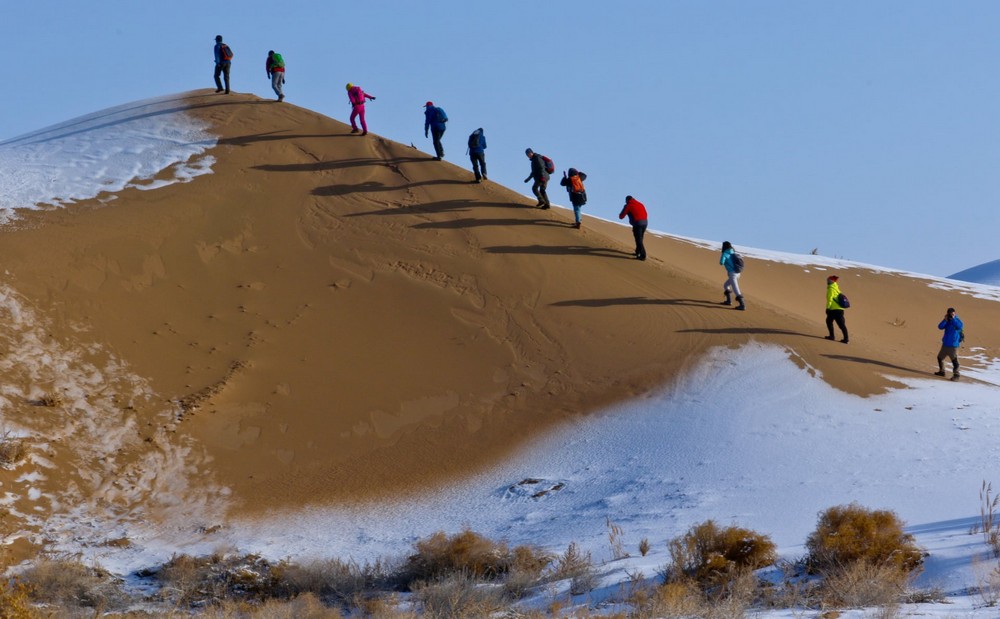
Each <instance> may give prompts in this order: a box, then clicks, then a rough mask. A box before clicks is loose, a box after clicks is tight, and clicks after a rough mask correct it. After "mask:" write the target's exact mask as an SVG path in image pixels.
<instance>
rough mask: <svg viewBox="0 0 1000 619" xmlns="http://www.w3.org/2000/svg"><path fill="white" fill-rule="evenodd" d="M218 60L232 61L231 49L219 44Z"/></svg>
mask: <svg viewBox="0 0 1000 619" xmlns="http://www.w3.org/2000/svg"><path fill="white" fill-rule="evenodd" d="M275 55H277V54H275ZM219 58H222V59H223V60H232V59H233V48H231V47H229V46H228V45H226V44H225V43H220V47H219Z"/></svg>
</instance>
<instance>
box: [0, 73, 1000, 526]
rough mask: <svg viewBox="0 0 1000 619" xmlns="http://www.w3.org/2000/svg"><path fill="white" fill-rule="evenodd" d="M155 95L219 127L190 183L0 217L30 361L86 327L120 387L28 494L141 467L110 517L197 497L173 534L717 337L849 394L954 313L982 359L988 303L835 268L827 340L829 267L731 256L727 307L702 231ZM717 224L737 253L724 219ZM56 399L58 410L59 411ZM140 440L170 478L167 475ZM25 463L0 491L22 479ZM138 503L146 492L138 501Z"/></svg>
mask: <svg viewBox="0 0 1000 619" xmlns="http://www.w3.org/2000/svg"><path fill="white" fill-rule="evenodd" d="M175 99H176V103H177V105H178V106H183V108H184V109H185V110H186V113H187V114H189V115H191V116H192V117H194V118H196V119H198V120H199V121H201V122H204V123H205V124H206V125H207V126H208V127H209V129H208V131H209V132H210V133H212V134H214V135H216V136H218V141H217V144H216V145H215V146H214V147H212V148H211V149H210V150H209V151H207V153H206V155H207V156H211V157H213V158H214V160H215V163H214V164H213V166H212V172H213V173H212V174H204V175H201V176H197V177H195V178H192V179H191V180H190V182H188V183H184V184H175V185H169V186H164V187H160V188H158V189H157V190H156V191H140V190H139V189H137V188H131V189H124V190H122V191H120V192H117V193H116V195H117V199H115V200H114V201H111V202H108V201H107V200H106V199H104V198H107V196H98V197H97V198H95V199H92V200H84V201H80V202H79V203H77V204H74V205H70V206H68V207H66V208H63V209H58V210H48V211H44V212H28V213H23V214H22V216H21V218H20V219H19V220H18V221H17V222H14V223H13V224H11V225H9V226H7V228H5V230H4V237H5V243H4V244H2V245H3V246H2V247H0V259H2V260H3V263H4V265H5V269H6V273H5V281H4V282H3V283H4V284H5V285H6V286H9V287H10V289H11V290H16V291H17V292H16V294H17V296H18V297H19V298H21V299H22V300H23V301H22V302H23V304H24V306H25V307H26V308H29V309H30V310H31V311H32V312H36V313H37V314H38V315H39V316H38V319H37V321H36V323H37V324H39V325H44V329H43V331H44V333H45V336H44V337H45V338H48V339H50V340H51V341H52V342H54V343H55V344H58V345H59V346H61V347H63V350H62V352H57V353H53V355H52V356H53V358H63V359H65V358H70V357H72V356H73V354H74V353H73V352H72V351H75V350H79V349H80V347H81V346H90V348H89V350H90V351H91V352H92V354H93V355H94V356H95V360H94V361H92V362H91V365H90V366H87V367H86V368H84V367H83V366H80V369H79V372H80V373H81V374H82V375H90V376H92V377H94V379H95V381H96V382H94V383H92V384H90V386H89V387H87V389H89V390H95V391H96V390H98V389H101V388H106V385H104V382H105V381H103V380H102V379H101V378H100V377H99V376H98V374H97V372H96V371H95V370H93V369H91V367H93V368H101V367H104V366H108V365H114V367H117V368H120V369H121V373H120V374H119V375H118V376H120V377H121V380H123V381H125V383H127V384H126V385H123V386H120V387H113V388H110V389H109V391H110V394H111V395H109V396H108V397H109V398H110V397H112V395H113V400H109V404H108V405H107V406H106V407H104V408H102V409H101V411H102V414H106V412H107V411H111V410H114V409H115V407H117V408H118V409H119V412H118V413H115V414H116V415H117V416H115V417H112V418H111V419H112V420H116V421H113V422H112V423H111V425H112V426H114V428H115V432H116V433H119V434H121V435H122V437H123V438H121V440H120V441H119V442H116V441H110V442H109V445H111V447H113V449H114V454H115V455H114V459H115V460H114V466H108V467H103V468H102V467H97V468H96V469H94V470H92V471H91V472H89V473H88V475H89V477H90V479H89V481H88V482H87V483H86V484H84V483H80V482H71V481H70V480H71V477H70V476H68V473H67V471H68V470H70V469H72V467H74V466H76V463H79V462H82V461H84V460H88V459H90V458H91V456H90V455H88V454H87V453H86V452H85V451H84V450H83V449H82V447H80V448H79V449H70V452H71V455H60V454H59V453H55V452H54V451H53V452H52V453H47V455H46V457H47V458H48V459H49V462H48V463H47V464H46V465H45V467H46V468H47V471H48V472H46V473H45V476H46V480H45V481H42V480H38V479H37V478H35V481H33V482H31V483H33V484H34V485H33V486H32V487H37V488H39V490H38V492H40V493H41V494H43V495H45V496H58V495H59V492H60V489H61V488H65V487H67V484H70V483H72V484H74V485H75V486H76V488H78V489H80V492H81V493H82V494H87V495H88V496H92V497H96V498H95V501H97V502H101V504H102V505H104V504H106V503H108V497H114V496H116V495H115V492H117V491H115V492H113V491H112V490H111V489H112V488H113V487H114V481H113V480H114V479H116V478H118V477H120V476H121V471H122V470H137V471H139V470H141V471H144V472H143V473H136V475H138V476H139V477H142V478H144V479H148V480H159V481H162V482H164V483H163V485H161V486H156V485H155V484H152V483H149V484H145V485H143V486H142V487H141V489H140V491H139V492H137V494H136V495H135V496H134V497H133V498H132V499H130V502H129V503H128V504H127V505H125V506H124V507H122V509H121V510H118V511H120V512H121V513H123V514H129V513H132V512H134V510H140V511H141V512H142V517H151V518H158V519H161V520H162V521H164V522H170V521H172V520H173V519H174V518H176V517H177V513H178V512H177V509H182V508H183V506H184V505H186V504H189V503H190V504H194V505H200V506H202V507H204V509H203V510H202V513H201V514H200V515H199V516H198V517H196V518H191V519H185V521H184V523H183V525H182V526H184V527H188V528H189V529H191V530H192V531H195V530H200V529H206V530H207V529H211V528H212V527H214V526H219V525H221V524H222V523H223V522H224V520H225V518H226V517H227V515H226V512H227V510H228V513H229V514H241V515H253V514H266V513H267V512H268V511H269V510H272V509H274V508H276V507H288V506H303V505H311V504H324V503H338V502H340V503H346V502H359V501H361V502H363V501H365V500H369V499H376V498H380V497H385V496H395V495H399V496H405V495H406V494H407V493H412V492H420V491H421V490H422V489H426V488H430V487H438V486H440V485H442V484H447V483H448V482H449V480H452V479H459V478H464V477H466V476H468V475H470V474H471V473H473V472H475V471H477V470H481V469H482V467H485V466H487V465H488V464H489V463H491V462H494V461H496V460H497V459H498V458H501V457H503V456H504V455H505V454H507V453H510V451H511V450H513V449H515V448H516V447H517V446H519V445H521V444H523V443H524V442H525V441H527V440H529V439H531V438H533V437H537V436H539V435H541V434H542V433H544V432H546V431H547V430H549V429H552V428H555V427H557V426H559V425H560V424H561V423H564V422H566V421H567V420H572V419H574V418H577V417H579V416H581V415H587V414H589V413H593V412H595V411H600V410H603V409H604V408H606V407H608V406H610V405H612V404H616V403H620V402H623V401H626V400H628V399H630V398H633V397H635V396H637V395H640V394H643V393H646V392H648V391H650V390H652V389H655V388H660V387H662V386H664V385H668V384H670V383H671V381H673V380H675V378H676V377H678V376H681V375H682V374H683V373H684V372H685V370H686V369H688V368H690V367H691V366H692V365H693V364H695V363H697V362H698V360H699V358H701V356H702V355H703V354H704V353H705V352H706V351H707V350H709V349H710V348H713V347H717V346H720V345H724V346H732V347H735V346H739V345H742V344H745V343H747V342H750V341H760V342H763V343H772V344H777V345H779V346H782V347H785V348H787V349H788V350H790V351H791V352H792V356H793V357H794V358H796V359H797V360H798V361H799V363H801V366H802V367H806V368H809V369H810V371H812V372H814V373H816V374H817V375H818V376H821V377H822V378H823V380H825V381H827V382H828V383H829V384H830V385H832V386H834V387H836V388H838V389H841V390H843V391H847V392H850V393H855V394H861V395H869V394H875V393H880V392H882V391H883V390H885V389H886V388H887V387H888V386H890V385H896V386H901V385H902V383H900V382H899V381H898V380H897V379H896V378H894V377H911V376H925V375H926V374H927V373H928V372H929V371H933V369H936V368H933V367H932V364H933V356H934V354H935V353H936V350H937V341H938V337H937V333H936V330H935V328H934V327H935V326H936V323H937V321H938V320H939V319H940V314H941V313H943V309H944V308H945V307H947V306H949V305H953V306H958V307H960V313H961V314H962V316H963V319H965V320H966V322H967V324H969V325H975V332H976V343H977V345H978V346H979V349H980V354H981V355H982V357H983V359H989V358H997V357H1000V351H998V350H997V349H996V347H995V346H994V345H993V344H992V342H996V341H998V338H997V336H998V335H1000V333H997V332H996V331H997V327H996V326H995V325H994V324H993V322H991V321H990V319H989V317H990V315H991V312H993V311H995V305H994V302H993V301H989V300H985V299H976V298H973V297H971V296H965V295H959V294H958V293H956V292H955V291H953V290H942V289H937V288H933V287H931V286H930V285H928V283H927V282H925V281H921V280H915V279H913V278H910V277H907V276H905V275H899V274H887V273H880V272H876V271H872V270H869V269H864V268H858V267H851V268H844V269H839V270H838V271H837V272H838V274H839V275H840V276H841V283H842V289H844V290H845V292H847V293H848V294H849V295H850V297H851V299H852V302H853V304H854V308H853V309H852V310H850V311H849V314H848V324H849V326H850V328H851V332H852V341H851V344H850V345H848V346H844V345H842V344H839V343H836V342H828V341H825V340H823V339H822V336H823V335H824V334H825V328H824V326H823V324H822V319H823V302H824V298H823V293H824V280H825V273H826V271H825V269H826V268H827V267H822V266H803V265H796V264H782V263H777V262H765V261H761V260H753V261H750V263H749V264H748V268H747V273H746V275H745V276H744V278H743V280H742V285H743V287H744V292H745V295H746V297H747V303H748V305H749V311H747V312H746V313H743V312H733V311H731V310H730V309H729V308H725V307H722V306H720V305H718V301H720V300H721V296H722V295H721V286H722V281H723V280H724V271H723V270H722V268H721V267H720V266H719V265H718V254H717V253H716V251H714V250H712V249H706V248H705V247H703V246H701V245H699V244H696V243H690V242H686V241H684V240H682V239H676V238H672V237H669V236H655V235H653V237H652V238H650V239H649V241H648V243H647V250H648V252H649V256H650V259H649V260H648V261H646V262H645V263H642V262H639V261H636V260H634V259H632V258H631V234H630V231H629V230H628V228H626V227H624V226H618V225H615V224H613V223H609V222H601V221H595V220H593V219H585V221H584V228H583V229H582V230H574V229H572V227H571V223H572V216H571V214H569V213H567V212H565V211H564V210H561V209H553V210H551V211H540V210H537V209H534V208H531V204H532V201H531V200H529V199H528V198H526V197H524V196H522V195H520V194H517V193H515V192H513V191H510V190H508V189H506V188H504V187H501V186H499V185H496V184H494V183H492V182H489V183H485V184H483V185H476V184H471V183H470V182H469V181H470V180H471V178H472V175H471V172H469V171H468V170H467V169H465V168H463V167H461V166H458V165H453V164H451V163H448V162H435V161H432V160H431V156H430V155H429V154H427V153H423V152H421V151H418V150H416V149H414V148H411V147H410V146H406V145H402V144H398V143H395V142H392V141H391V140H388V139H385V138H382V137H379V136H377V135H375V134H369V135H368V136H366V137H360V136H357V135H351V134H350V128H349V126H347V125H345V124H344V123H342V122H339V121H336V120H333V119H330V118H326V117H324V116H322V115H320V114H316V113H314V112H311V111H308V110H304V109H301V108H298V107H296V106H294V105H290V104H288V103H282V104H280V105H279V104H276V103H274V102H271V101H265V100H262V99H259V98H257V97H254V96H252V95H240V94H234V95H232V96H230V97H225V98H222V97H216V96H213V95H211V94H209V92H208V91H195V92H191V93H183V94H181V95H177V96H176V97H175ZM135 113H136V114H141V113H143V112H142V109H141V108H140V109H136V110H135ZM515 155H516V154H514V155H512V156H515ZM490 156H491V157H497V156H503V155H502V154H500V153H491V154H490ZM640 198H641V197H640ZM648 206H650V208H651V211H652V212H653V214H654V219H655V221H658V222H659V221H662V222H667V223H666V224H664V225H659V224H656V225H654V227H657V228H669V221H670V218H671V217H681V216H683V213H672V212H671V210H670V206H669V205H648ZM719 236H720V237H725V238H727V239H728V240H731V241H732V242H733V243H734V244H735V245H736V246H737V247H739V246H740V243H739V238H738V230H727V231H720V234H719ZM956 297H958V298H957V299H956ZM38 337H42V336H38ZM84 342H87V343H89V344H84ZM17 350H18V349H17V347H16V346H15V345H14V344H13V343H8V350H7V355H8V358H16V357H18V356H19V353H18V352H17ZM54 371H55V370H54ZM127 377H130V378H127ZM23 383H24V389H23V391H22V392H19V393H12V394H10V395H9V396H8V397H7V400H6V402H5V405H6V408H7V412H6V413H5V415H6V418H9V419H13V420H16V422H17V423H18V424H19V425H22V426H25V427H30V429H31V430H32V432H34V433H37V434H38V435H44V434H45V433H46V432H47V431H48V429H49V425H48V424H44V423H41V424H39V425H37V426H31V425H30V424H28V423H27V422H26V420H28V419H32V418H37V413H38V410H39V407H37V406H35V405H33V404H32V400H33V399H36V398H38V397H39V394H40V393H41V392H40V391H39V388H40V387H39V386H38V385H41V384H44V381H43V379H41V378H39V377H37V376H35V375H33V374H31V373H30V372H26V373H25V376H24V378H23ZM746 397H748V398H752V397H753V394H752V393H748V394H746ZM60 398H61V399H60V400H59V401H60V402H62V404H61V405H60V406H56V407H53V412H67V411H73V410H75V409H73V408H72V407H68V406H66V402H67V399H66V396H65V395H60ZM45 410H49V409H48V408H46V409H45ZM74 432H75V431H74ZM104 432H106V433H107V434H108V435H109V436H110V435H111V434H112V433H111V432H110V431H109V430H96V431H94V432H93V433H92V434H90V435H86V434H85V435H82V436H83V437H89V438H85V439H84V441H83V443H99V442H102V441H104V440H105V439H104V438H102V433H104ZM71 434H72V433H71ZM156 454H168V455H169V458H170V459H172V460H171V461H172V462H175V464H176V467H173V468H177V469H178V470H181V471H186V472H182V473H178V474H177V475H169V474H168V473H167V472H166V471H167V470H168V469H171V468H172V467H170V466H165V465H163V468H162V469H160V468H158V467H160V466H161V465H160V464H157V460H156ZM170 454H172V455H170ZM100 457H106V456H98V458H100ZM164 457H166V456H164ZM142 463H145V464H142ZM140 465H141V466H140ZM130 467H139V468H133V469H130ZM143 467H145V468H143ZM81 471H82V469H81ZM20 474H21V471H19V470H18V469H16V468H15V469H14V470H12V471H4V472H2V473H0V482H2V483H4V485H5V487H6V488H11V487H14V488H17V487H22V486H24V483H21V486H18V482H16V481H15V480H16V479H17V476H18V475H20ZM81 474H82V472H81ZM171 480H172V481H171ZM168 481H170V483H176V484H179V486H180V488H179V489H176V490H175V489H174V488H173V487H172V486H171V485H170V483H167V482H168ZM88 493H89V494H88ZM153 495H158V496H159V497H160V499H161V500H162V501H163V505H161V506H159V507H157V506H156V505H155V504H152V503H149V504H145V503H144V499H148V498H149V497H152V496H153ZM98 499H99V501H98ZM22 502H23V500H22ZM113 502H114V501H110V503H113ZM64 508H65V505H63V504H58V505H57V504H51V505H48V506H43V508H42V510H43V511H46V510H48V511H51V512H52V513H56V512H59V511H60V510H64ZM175 508H177V509H175ZM21 509H22V510H23V513H28V511H29V505H22V506H21ZM36 511H37V510H36ZM19 513H20V512H19ZM135 517H138V516H137V515H136V516H135ZM102 534H103V535H112V534H111V533H102ZM39 541H41V540H39Z"/></svg>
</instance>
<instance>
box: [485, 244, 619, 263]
mask: <svg viewBox="0 0 1000 619" xmlns="http://www.w3.org/2000/svg"><path fill="white" fill-rule="evenodd" d="M483 250H484V251H487V252H489V253H491V254H534V255H542V256H600V257H601V258H621V259H625V260H635V256H634V255H633V254H630V253H629V252H626V251H621V250H618V249H609V248H607V247H587V246H586V245H497V246H495V247H484V248H483Z"/></svg>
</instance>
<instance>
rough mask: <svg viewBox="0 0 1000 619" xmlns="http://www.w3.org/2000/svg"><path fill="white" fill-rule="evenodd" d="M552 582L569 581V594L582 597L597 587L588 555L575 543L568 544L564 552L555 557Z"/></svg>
mask: <svg viewBox="0 0 1000 619" xmlns="http://www.w3.org/2000/svg"><path fill="white" fill-rule="evenodd" d="M551 578H552V580H566V579H567V578H568V579H569V580H570V585H569V592H570V594H572V595H582V594H584V593H587V592H588V591H592V590H593V589H594V587H596V586H597V572H596V571H595V570H594V561H593V559H592V558H591V556H590V553H589V552H587V553H584V552H583V551H581V550H580V547H579V546H577V545H576V543H575V542H570V544H569V546H567V547H566V552H564V553H563V554H561V555H560V556H558V557H556V561H555V570H554V571H553V572H552V575H551Z"/></svg>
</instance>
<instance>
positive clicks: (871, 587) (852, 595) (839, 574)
mask: <svg viewBox="0 0 1000 619" xmlns="http://www.w3.org/2000/svg"><path fill="white" fill-rule="evenodd" d="M908 582H909V573H907V572H905V571H903V570H901V569H900V568H899V567H898V566H897V565H895V564H893V563H868V562H867V561H856V562H854V563H850V564H845V565H842V566H838V567H836V568H832V569H828V570H827V571H824V572H823V580H822V583H821V584H820V586H819V588H818V591H817V592H816V593H817V597H818V602H819V604H820V605H822V606H824V607H837V608H863V607H879V608H880V609H883V610H885V609H889V608H894V607H897V606H898V605H899V602H900V601H901V599H902V598H903V595H904V593H905V591H906V585H907V583H908Z"/></svg>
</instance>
